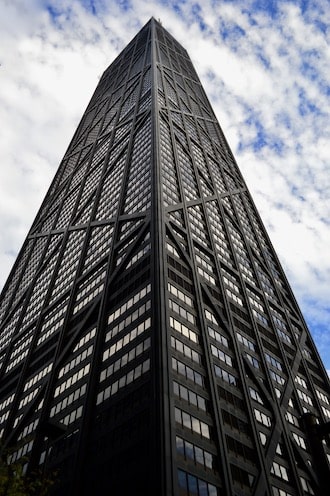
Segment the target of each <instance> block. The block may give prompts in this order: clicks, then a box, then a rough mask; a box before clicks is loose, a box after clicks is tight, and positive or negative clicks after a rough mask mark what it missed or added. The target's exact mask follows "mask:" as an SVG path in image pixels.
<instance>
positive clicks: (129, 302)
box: [108, 284, 151, 324]
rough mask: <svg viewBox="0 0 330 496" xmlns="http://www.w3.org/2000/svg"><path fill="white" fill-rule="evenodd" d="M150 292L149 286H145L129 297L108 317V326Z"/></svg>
mask: <svg viewBox="0 0 330 496" xmlns="http://www.w3.org/2000/svg"><path fill="white" fill-rule="evenodd" d="M150 291H151V284H147V286H145V287H144V288H142V289H140V290H139V291H138V292H137V293H136V294H135V295H134V296H131V298H129V299H128V300H127V301H125V303H123V304H122V305H121V306H120V307H119V308H117V310H115V311H114V312H112V313H111V314H110V315H109V316H108V324H111V323H112V322H114V321H115V320H117V319H118V318H119V317H120V316H121V315H123V314H124V313H126V312H127V310H129V309H130V308H131V307H132V306H133V305H135V304H136V303H137V302H138V301H140V300H141V299H142V298H144V296H146V295H147V294H148V293H150Z"/></svg>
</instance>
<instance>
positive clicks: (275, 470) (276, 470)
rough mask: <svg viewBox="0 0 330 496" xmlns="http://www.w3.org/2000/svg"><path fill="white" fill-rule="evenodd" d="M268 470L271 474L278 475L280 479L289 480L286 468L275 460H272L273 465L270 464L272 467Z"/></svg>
mask: <svg viewBox="0 0 330 496" xmlns="http://www.w3.org/2000/svg"><path fill="white" fill-rule="evenodd" d="M270 472H271V473H272V474H273V475H275V476H276V477H279V478H280V479H283V480H285V481H288V480H289V476H288V470H287V468H286V467H283V465H280V464H279V463H277V462H273V465H272V468H271V469H270Z"/></svg>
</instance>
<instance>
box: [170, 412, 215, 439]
mask: <svg viewBox="0 0 330 496" xmlns="http://www.w3.org/2000/svg"><path fill="white" fill-rule="evenodd" d="M174 414H175V420H176V422H177V423H178V424H179V425H180V426H181V427H185V428H186V429H188V430H190V431H191V432H194V433H195V434H198V435H200V436H202V437H205V438H206V439H210V427H209V425H208V424H206V423H205V422H203V421H202V420H200V419H199V418H197V417H194V416H193V415H191V414H190V413H187V412H185V411H183V410H181V409H180V408H177V407H175V408H174Z"/></svg>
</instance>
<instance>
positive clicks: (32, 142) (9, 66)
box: [0, 0, 330, 370]
mask: <svg viewBox="0 0 330 496" xmlns="http://www.w3.org/2000/svg"><path fill="white" fill-rule="evenodd" d="M0 12H1V15H0V64H1V65H0V122H1V131H0V288H1V287H2V286H3V284H4V283H5V281H6V279H7V276H8V274H9V271H10V269H11V267H12V265H13V263H14V261H15V258H16V256H17V253H18V251H19V249H20V247H21V245H22V243H23V241H24V238H25V236H26V234H27V232H28V229H29V228H30V225H31V223H32V221H33V219H34V217H35V214H36V212H37V210H38V208H39V206H40V204H41V201H42V199H43V198H44V195H45V193H46V191H47V189H48V187H49V185H50V182H51V180H52V178H53V176H54V174H55V171H56V169H57V167H58V164H59V162H60V160H61V158H62V156H63V155H64V152H65V150H66V148H67V146H68V144H69V142H70V140H71V137H72V135H73V132H74V130H75V128H76V126H77V124H78V122H79V120H80V118H81V116H82V114H83V111H84V109H85V108H86V106H87V103H88V101H89V99H90V97H91V95H92V93H93V91H94V89H95V87H96V85H97V82H98V79H99V77H100V76H101V74H102V72H103V71H104V70H105V68H106V67H107V66H108V65H109V64H110V63H111V62H112V60H113V59H114V58H115V57H116V56H117V55H118V53H119V52H120V50H121V49H122V48H124V47H125V46H126V44H127V43H128V42H129V41H130V40H131V38H132V37H133V36H134V35H135V34H136V32H137V31H138V30H139V29H140V28H141V27H142V26H143V25H144V24H145V23H146V22H147V21H148V20H149V18H150V17H151V16H154V17H155V18H157V19H160V20H161V22H162V24H163V26H164V27H165V28H166V29H168V30H169V31H170V32H171V33H172V34H173V35H174V36H175V37H176V39H177V40H178V41H179V42H181V43H182V44H183V46H184V47H185V48H186V49H187V50H188V53H189V54H190V56H191V58H192V60H193V63H194V65H195V68H196V70H197V72H198V74H199V76H200V79H201V81H202V84H203V85H204V88H205V90H206V93H207V94H208V96H209V99H210V100H211V103H212V105H213V108H214V110H215V112H216V114H217V116H218V119H219V122H220V125H221V126H222V128H223V131H224V133H225V135H226V137H227V139H228V141H229V144H230V146H231V148H232V150H233V152H234V155H235V157H236V159H237V161H238V164H239V166H240V168H241V170H242V173H243V175H244V177H245V179H246V181H247V184H248V186H249V188H250V191H251V193H252V195H253V198H254V200H255V203H256V205H257V207H258V209H259V211H260V214H261V216H262V219H263V221H264V223H265V225H266V228H267V230H268V232H269V235H270V237H271V239H272V241H273V244H274V246H275V249H276V250H277V253H278V255H279V257H280V260H281V262H282V264H283V266H284V269H285V271H286V274H287V276H288V279H289V281H290V283H291V285H292V287H293V290H294V293H295V295H296V297H297V299H298V301H299V303H300V306H301V308H302V311H303V313H304V315H305V318H306V320H307V322H308V324H309V327H310V329H311V331H312V334H313V336H314V340H315V342H316V345H317V347H318V349H319V351H320V354H321V357H322V358H323V361H324V363H325V366H326V368H327V369H328V370H330V326H329V324H330V302H329V289H330V259H329V255H328V253H329V245H330V216H329V213H330V201H329V199H330V173H329V172H330V167H329V162H330V144H329V135H330V122H329V114H330V105H329V96H330V71H329V62H330V43H329V37H330V27H329V26H330V9H329V3H328V1H327V0H324V1H323V0H316V1H313V0H311V1H308V0H300V1H299V0H296V1H294V0H285V1H276V0H255V1H252V0H203V1H202V0H200V2H197V1H193V0H182V1H172V0H150V1H147V0H131V1H129V0H122V1H115V0H94V1H93V0H80V1H79V0H49V1H46V0H29V1H27V0H0Z"/></svg>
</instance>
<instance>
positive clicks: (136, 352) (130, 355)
mask: <svg viewBox="0 0 330 496" xmlns="http://www.w3.org/2000/svg"><path fill="white" fill-rule="evenodd" d="M150 342H151V339H150V338H147V339H145V340H144V341H142V342H141V343H139V344H138V345H137V346H135V348H132V349H131V350H130V351H129V352H127V353H125V354H124V355H122V356H121V357H120V358H118V360H116V361H115V362H113V363H111V364H110V365H109V366H108V367H107V368H106V369H104V370H102V372H101V375H100V382H102V381H104V380H105V379H107V378H108V377H110V376H112V374H113V373H114V372H117V371H118V370H121V369H122V367H125V365H127V364H128V363H130V362H131V361H132V360H135V359H136V358H137V357H139V356H140V355H141V354H142V353H144V352H145V351H146V350H148V349H149V348H150Z"/></svg>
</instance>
